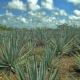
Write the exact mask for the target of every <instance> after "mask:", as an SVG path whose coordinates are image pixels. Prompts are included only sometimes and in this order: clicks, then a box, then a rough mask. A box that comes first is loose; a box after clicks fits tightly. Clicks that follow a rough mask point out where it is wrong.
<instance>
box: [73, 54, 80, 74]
mask: <svg viewBox="0 0 80 80" xmlns="http://www.w3.org/2000/svg"><path fill="white" fill-rule="evenodd" d="M73 56H74V57H75V60H73V63H74V66H73V68H74V70H75V71H76V72H78V73H80V57H78V56H76V55H74V54H73Z"/></svg>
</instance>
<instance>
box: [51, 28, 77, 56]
mask: <svg viewBox="0 0 80 80" xmlns="http://www.w3.org/2000/svg"><path fill="white" fill-rule="evenodd" d="M76 35H77V32H76V30H75V29H74V28H68V29H66V28H64V29H57V32H55V34H54V35H53V36H54V38H53V39H51V42H52V44H53V46H55V47H56V48H57V51H56V52H57V54H62V55H63V54H68V53H70V52H71V51H72V47H73V43H74V40H75V37H76Z"/></svg>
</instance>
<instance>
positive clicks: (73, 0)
mask: <svg viewBox="0 0 80 80" xmlns="http://www.w3.org/2000/svg"><path fill="white" fill-rule="evenodd" d="M68 2H71V3H73V4H74V5H76V6H78V7H80V0H68Z"/></svg>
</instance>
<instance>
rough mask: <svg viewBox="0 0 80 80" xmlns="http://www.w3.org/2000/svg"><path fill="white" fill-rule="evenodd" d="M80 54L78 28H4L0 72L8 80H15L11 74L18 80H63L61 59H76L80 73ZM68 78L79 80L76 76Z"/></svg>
mask: <svg viewBox="0 0 80 80" xmlns="http://www.w3.org/2000/svg"><path fill="white" fill-rule="evenodd" d="M79 52H80V28H77V27H76V26H74V27H72V26H71V25H68V24H62V25H58V27H57V29H51V28H38V27H37V28H36V29H26V28H22V29H19V28H12V27H6V26H4V25H0V72H1V73H2V74H3V75H4V78H5V80H12V79H11V78H10V74H13V75H14V77H15V79H14V80H62V79H59V75H60V74H59V72H60V66H61V58H62V57H64V56H68V57H71V56H73V57H74V58H75V60H74V62H73V64H74V66H76V68H77V70H78V73H80V72H79V71H80V57H79V56H78V55H80V53H79ZM72 68H73V69H75V68H74V67H72ZM75 72H76V70H75ZM66 77H67V79H68V80H76V79H75V78H74V77H73V75H72V76H66ZM3 80H4V79H3Z"/></svg>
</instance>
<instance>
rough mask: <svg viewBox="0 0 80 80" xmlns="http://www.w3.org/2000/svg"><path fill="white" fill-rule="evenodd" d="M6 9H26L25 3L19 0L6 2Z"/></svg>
mask: <svg viewBox="0 0 80 80" xmlns="http://www.w3.org/2000/svg"><path fill="white" fill-rule="evenodd" d="M5 8H6V9H8V10H22V11H26V9H27V8H26V4H24V3H23V2H22V1H21V0H12V2H8V5H7V6H6V7H5Z"/></svg>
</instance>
